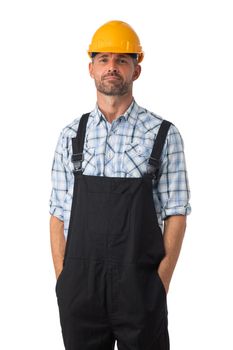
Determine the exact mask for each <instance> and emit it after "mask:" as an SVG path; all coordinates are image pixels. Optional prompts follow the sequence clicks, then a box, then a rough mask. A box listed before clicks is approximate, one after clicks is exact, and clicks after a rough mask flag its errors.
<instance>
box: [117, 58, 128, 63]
mask: <svg viewBox="0 0 233 350" xmlns="http://www.w3.org/2000/svg"><path fill="white" fill-rule="evenodd" d="M118 62H119V63H121V64H124V63H127V61H126V59H125V58H119V60H118Z"/></svg>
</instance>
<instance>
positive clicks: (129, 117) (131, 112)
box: [90, 99, 139, 126]
mask: <svg viewBox="0 0 233 350" xmlns="http://www.w3.org/2000/svg"><path fill="white" fill-rule="evenodd" d="M138 110H139V106H138V104H137V103H136V101H135V100H134V99H133V101H132V103H131V104H130V106H129V107H128V109H127V110H126V111H125V113H124V114H122V115H119V117H118V118H121V117H122V118H124V120H125V121H128V122H129V123H130V124H132V125H133V126H134V125H135V123H136V120H137V117H138ZM90 116H91V117H92V118H93V125H94V126H97V125H98V124H99V123H100V122H101V121H103V120H105V121H106V118H105V116H104V115H103V113H102V112H101V111H100V109H99V107H98V105H97V104H96V106H95V109H94V110H93V111H92V112H91V113H90ZM118 118H117V119H118Z"/></svg>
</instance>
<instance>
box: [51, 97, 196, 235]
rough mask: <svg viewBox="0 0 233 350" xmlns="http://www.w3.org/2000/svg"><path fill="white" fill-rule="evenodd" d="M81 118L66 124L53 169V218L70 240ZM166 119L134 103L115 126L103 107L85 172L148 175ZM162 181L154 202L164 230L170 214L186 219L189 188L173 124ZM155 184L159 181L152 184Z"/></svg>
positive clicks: (87, 147)
mask: <svg viewBox="0 0 233 350" xmlns="http://www.w3.org/2000/svg"><path fill="white" fill-rule="evenodd" d="M79 120H80V118H77V119H75V120H74V121H73V122H72V123H71V124H69V125H68V126H66V127H65V128H64V129H63V130H62V132H61V134H60V137H59V140H58V143H57V147H56V150H55V155H54V160H53V166H52V193H51V198H50V214H51V215H54V216H56V217H57V218H59V219H60V220H62V221H64V234H65V237H67V233H68V227H69V219H70V212H71V204H72V196H73V185H74V175H73V163H72V162H71V155H72V142H71V138H72V137H75V136H76V133H77V129H78V125H79ZM161 122H162V118H161V117H159V116H157V115H155V114H153V113H151V112H149V111H147V110H146V109H145V108H142V107H140V106H138V105H137V103H136V102H135V101H133V102H132V104H131V105H130V107H129V108H128V110H127V111H126V112H125V113H124V115H121V116H119V117H118V118H117V119H115V120H114V121H113V122H112V123H111V124H110V123H109V122H108V121H107V120H106V119H105V117H104V116H103V115H102V113H101V112H100V110H99V109H98V106H96V108H95V109H94V110H93V111H92V112H91V113H90V116H89V119H88V123H87V129H86V136H85V143H84V160H83V162H82V168H83V174H84V175H94V176H110V177H141V176H142V175H143V174H144V173H145V172H146V171H147V164H148V158H149V157H150V154H151V151H152V147H153V144H154V140H155V137H156V135H157V132H158V129H159V126H160V124H161ZM159 176H160V177H159V180H158V182H157V183H155V182H154V186H153V198H154V204H155V209H156V213H157V217H158V223H159V225H160V227H161V228H162V227H163V223H162V220H164V219H165V218H166V217H167V216H170V215H187V214H189V213H190V211H191V208H190V205H189V203H188V202H189V196H190V191H189V184H188V178H187V171H186V165H185V157H184V151H183V141H182V138H181V135H180V133H179V131H178V130H177V128H176V127H175V126H174V125H171V127H170V129H169V132H168V135H167V139H166V142H165V145H164V148H163V153H162V165H161V169H160V174H159ZM153 181H154V180H153Z"/></svg>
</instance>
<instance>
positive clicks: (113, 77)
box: [103, 75, 121, 80]
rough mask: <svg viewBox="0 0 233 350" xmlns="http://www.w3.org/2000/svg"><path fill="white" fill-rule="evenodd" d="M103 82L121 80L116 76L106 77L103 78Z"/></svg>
mask: <svg viewBox="0 0 233 350" xmlns="http://www.w3.org/2000/svg"><path fill="white" fill-rule="evenodd" d="M103 80H121V78H120V77H119V76H117V75H107V76H105V77H103Z"/></svg>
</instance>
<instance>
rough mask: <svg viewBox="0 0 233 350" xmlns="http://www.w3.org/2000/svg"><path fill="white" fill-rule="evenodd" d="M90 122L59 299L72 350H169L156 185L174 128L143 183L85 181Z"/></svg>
mask: <svg viewBox="0 0 233 350" xmlns="http://www.w3.org/2000/svg"><path fill="white" fill-rule="evenodd" d="M87 120H88V115H83V116H82V118H81V120H80V124H79V128H78V132H77V136H76V137H75V138H73V139H72V146H73V156H72V161H73V163H74V169H75V170H74V176H75V182H74V192H73V202H72V209H71V217H70V224H69V231H68V238H67V243H66V250H65V258H64V267H63V270H62V272H61V274H60V276H59V277H58V280H57V284H56V294H57V300H58V306H59V313H60V322H61V328H62V335H63V340H64V345H65V348H66V350H113V349H114V344H115V341H117V347H118V350H169V335H168V330H167V302H166V291H165V288H164V286H163V283H162V281H161V280H160V277H159V275H158V273H157V269H158V266H159V264H160V262H161V260H162V259H163V257H164V254H165V251H164V244H163V236H162V232H161V229H160V227H159V225H158V222H157V216H156V211H155V206H154V201H153V195H152V180H153V178H154V176H155V174H158V168H159V160H160V157H161V152H162V149H163V145H164V142H165V139H166V135H167V132H168V129H169V126H170V123H169V122H167V121H163V122H162V124H161V126H160V129H159V132H158V135H157V137H156V139H155V143H154V147H153V150H152V153H151V157H150V159H149V168H150V170H153V169H154V170H155V172H153V171H151V174H146V175H144V176H143V177H141V178H119V177H105V176H89V175H83V174H82V169H81V165H82V159H83V158H82V152H83V144H84V139H85V132H86V124H87Z"/></svg>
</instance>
